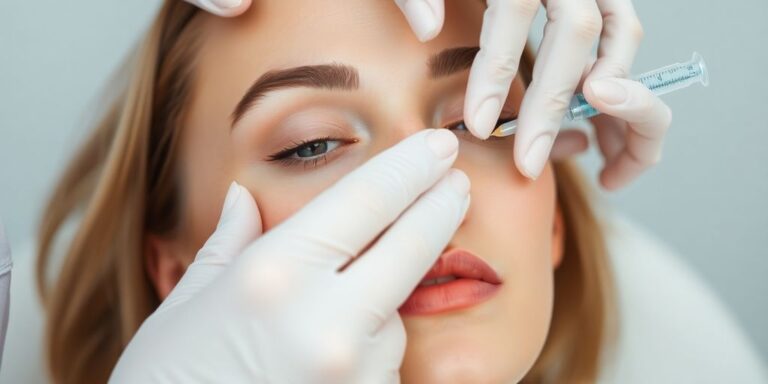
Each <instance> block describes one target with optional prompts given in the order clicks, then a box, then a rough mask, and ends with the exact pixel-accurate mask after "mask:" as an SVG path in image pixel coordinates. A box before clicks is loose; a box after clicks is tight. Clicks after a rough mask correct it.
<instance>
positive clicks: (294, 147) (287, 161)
mask: <svg viewBox="0 0 768 384" xmlns="http://www.w3.org/2000/svg"><path fill="white" fill-rule="evenodd" d="M516 118H517V116H512V117H509V118H503V119H499V120H497V121H496V126H499V125H501V124H503V123H506V122H508V121H511V120H514V119H516ZM459 124H462V125H463V124H464V120H459V121H456V122H454V123H450V124H447V125H446V126H445V129H453V128H452V127H455V126H457V125H459ZM463 132H469V130H467V129H466V128H465V129H464V130H463ZM473 137H474V136H473ZM495 139H502V140H503V138H499V137H493V136H491V137H490V138H489V140H495ZM358 141H360V140H358V139H343V138H338V137H331V136H323V137H319V138H316V139H311V140H300V141H294V142H292V143H291V144H290V145H288V146H286V147H284V148H283V149H281V150H279V151H278V152H277V153H275V154H272V155H269V156H267V161H271V162H276V163H279V164H281V165H282V166H285V167H295V166H299V165H303V166H304V169H307V167H310V168H315V167H317V163H319V162H320V161H321V160H323V161H324V164H327V163H328V157H327V155H328V154H329V153H331V152H333V151H335V149H333V150H330V151H328V152H326V153H324V154H322V155H318V156H315V157H311V158H307V159H306V160H301V159H299V158H296V157H293V155H296V154H297V152H298V151H299V150H300V149H302V148H303V147H305V146H308V145H311V144H316V143H323V142H339V143H340V145H346V144H354V143H357V142H358Z"/></svg>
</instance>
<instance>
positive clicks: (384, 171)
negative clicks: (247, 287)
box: [272, 129, 458, 270]
mask: <svg viewBox="0 0 768 384" xmlns="http://www.w3.org/2000/svg"><path fill="white" fill-rule="evenodd" d="M457 150H458V139H457V138H456V135H454V134H453V133H452V132H450V131H449V130H447V129H427V130H425V131H421V132H419V133H416V134H414V135H411V136H410V137H408V138H406V139H405V140H403V141H401V142H400V143H398V144H397V145H395V146H393V147H392V148H389V149H387V150H385V151H383V152H382V153H380V154H378V155H376V156H375V157H373V158H372V159H370V160H368V162H366V163H365V164H363V165H361V166H360V167H358V168H357V169H355V170H354V171H352V172H351V173H350V174H349V175H347V176H345V177H344V178H342V179H340V180H339V181H338V182H336V184H334V185H333V186H331V187H330V188H328V189H326V190H325V191H323V192H322V193H321V194H320V195H318V196H317V197H316V198H314V199H313V200H312V201H310V202H309V203H308V204H307V205H306V206H305V207H304V208H302V209H301V210H300V211H299V212H298V213H296V214H294V215H293V216H291V217H290V218H289V219H287V220H286V221H285V222H283V223H282V224H280V225H279V226H278V227H276V228H275V229H274V230H273V232H275V233H274V234H273V236H272V238H275V239H278V240H277V241H278V243H279V244H276V245H275V246H277V247H285V244H282V243H280V239H291V249H290V251H291V253H292V254H301V253H305V254H307V255H311V257H312V260H313V263H318V262H319V263H321V264H323V265H324V266H328V267H331V266H332V267H333V268H338V267H339V266H341V265H342V264H344V263H345V262H347V261H348V260H349V259H350V258H352V257H354V256H356V255H357V254H359V253H360V252H361V251H362V249H363V248H364V247H365V246H366V245H368V244H369V243H371V241H372V240H374V238H375V237H376V236H377V235H378V234H379V233H381V232H382V231H383V230H384V229H385V228H386V227H387V226H389V225H390V224H391V223H392V222H393V221H394V220H395V219H396V218H397V217H398V216H399V215H400V214H401V212H403V211H404V210H405V209H406V208H407V207H408V206H409V205H411V203H413V201H414V200H416V198H417V197H418V196H419V195H421V194H422V193H423V192H424V191H426V190H427V189H428V188H430V187H431V186H432V185H434V184H435V183H436V182H437V181H438V180H439V179H440V178H441V177H442V176H443V175H445V174H446V172H447V171H448V169H450V167H451V164H453V162H454V161H455V160H456V156H457ZM318 260H320V261H318ZM328 270H330V269H328Z"/></svg>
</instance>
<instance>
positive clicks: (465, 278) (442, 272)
mask: <svg viewBox="0 0 768 384" xmlns="http://www.w3.org/2000/svg"><path fill="white" fill-rule="evenodd" d="M501 284H502V280H501V278H500V277H499V275H498V274H497V273H496V271H494V270H493V268H491V266H490V265H488V263H486V262H485V261H483V259H481V258H479V257H478V256H476V255H475V254H473V253H472V252H470V251H467V250H465V249H460V248H451V247H449V248H448V249H447V250H446V251H445V252H443V254H442V255H440V257H439V258H438V259H437V262H435V265H433V266H432V269H430V270H429V272H428V273H427V274H426V275H425V276H424V278H423V279H422V280H421V283H420V284H419V285H418V286H417V287H416V289H414V291H413V292H412V293H411V295H410V296H409V297H408V299H407V300H406V301H405V303H403V305H401V306H400V308H399V310H398V312H399V313H400V315H403V316H406V315H434V314H437V313H443V312H448V311H453V310H458V309H464V308H468V307H472V306H475V305H478V304H480V303H482V302H485V301H486V300H489V299H490V298H491V297H493V296H494V295H495V294H496V293H497V292H498V291H499V290H500V289H501Z"/></svg>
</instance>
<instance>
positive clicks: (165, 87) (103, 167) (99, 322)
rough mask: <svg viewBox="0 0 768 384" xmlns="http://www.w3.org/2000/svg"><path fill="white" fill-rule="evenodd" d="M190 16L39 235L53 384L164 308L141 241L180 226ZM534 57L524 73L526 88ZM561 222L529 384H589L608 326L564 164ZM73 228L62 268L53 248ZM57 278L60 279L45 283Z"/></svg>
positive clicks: (67, 180)
mask: <svg viewBox="0 0 768 384" xmlns="http://www.w3.org/2000/svg"><path fill="white" fill-rule="evenodd" d="M198 12H200V11H198V10H197V9H196V8H194V7H192V6H190V5H188V4H186V3H183V2H180V1H177V0H167V1H165V3H164V5H163V7H162V9H161V10H160V13H159V15H158V16H157V18H156V19H155V21H154V23H153V25H152V27H151V28H150V31H149V33H148V34H147V36H146V38H145V39H144V40H143V42H142V44H141V46H140V47H139V48H138V50H137V51H136V53H135V54H134V55H133V56H132V58H133V59H134V60H135V61H134V62H133V65H132V67H129V70H128V72H127V74H128V75H129V77H128V81H127V84H126V85H125V86H124V87H123V88H121V91H120V92H119V94H118V96H117V98H116V100H115V101H114V102H113V103H112V106H111V108H109V110H108V112H107V113H106V115H105V116H104V117H103V119H102V120H101V122H100V123H99V124H98V125H97V126H96V129H95V130H94V132H93V133H92V135H91V136H90V138H89V139H88V140H87V141H86V143H85V144H84V146H83V148H82V149H81V150H80V151H79V152H78V154H77V156H76V157H75V158H74V160H73V161H72V163H71V164H70V165H69V167H68V169H67V170H66V172H65V173H64V175H63V177H62V179H61V180H60V181H59V183H58V185H57V187H56V189H55V190H54V193H53V195H52V196H51V199H50V201H49V203H48V206H47V209H46V210H45V214H44V216H43V219H42V223H41V226H40V238H39V255H38V264H37V279H38V286H39V289H40V292H41V296H42V298H43V302H44V304H45V309H46V317H47V319H46V320H47V321H46V338H45V340H46V343H45V344H46V353H47V362H48V368H49V370H50V375H51V378H52V379H53V381H54V382H56V383H93V382H106V381H107V379H108V377H109V374H110V372H111V370H112V368H113V367H114V365H115V363H116V361H117V359H118V357H119V355H120V353H121V351H122V350H123V348H124V347H125V346H126V344H127V343H128V341H129V340H130V338H131V337H132V335H133V334H134V333H135V332H136V330H137V329H138V327H139V325H140V324H141V323H142V321H143V320H144V319H145V318H146V317H147V316H149V314H150V313H151V312H152V311H153V310H154V309H155V308H156V307H157V305H158V304H159V298H158V297H157V296H156V294H155V293H154V291H153V289H152V285H151V282H150V280H149V278H148V276H147V273H146V271H145V268H144V250H143V244H144V236H145V235H146V234H147V233H153V234H168V233H171V232H173V231H174V230H175V229H176V227H177V224H178V223H179V221H180V220H181V217H182V214H183V213H182V212H181V210H180V206H181V200H182V198H183V196H182V194H181V192H182V191H181V188H180V185H179V177H178V164H177V161H178V145H179V144H178V143H179V141H180V137H181V135H182V134H183V132H182V126H183V124H182V121H183V117H184V112H185V110H184V106H186V105H188V104H189V99H190V97H191V86H192V83H193V79H194V67H195V65H194V63H195V54H196V52H197V43H198V39H197V37H198V36H197V35H198V33H197V32H196V31H197V30H199V29H200V28H199V26H197V27H196V26H195V24H196V23H197V22H198V21H199V20H200V18H199V17H196V15H197V14H198ZM532 65H533V56H532V55H531V54H530V52H529V51H527V52H526V54H525V55H524V58H523V60H522V64H521V67H520V73H521V74H522V75H523V77H524V79H525V80H526V81H527V82H529V81H530V76H531V70H532ZM554 167H555V173H556V178H557V189H558V194H557V196H558V202H559V204H560V206H561V209H562V212H563V216H564V221H565V223H566V236H565V254H564V257H563V261H562V263H561V265H560V266H559V268H558V270H557V271H556V272H555V285H556V287H555V292H556V294H555V308H554V318H553V322H552V325H551V329H550V335H549V337H548V339H547V342H546V345H545V347H544V350H543V353H542V354H541V356H540V358H539V359H538V360H537V362H536V364H535V365H534V367H533V369H532V370H531V371H530V372H529V373H528V375H527V376H526V378H525V380H524V382H530V383H534V382H536V383H538V382H557V383H563V382H589V381H594V380H595V378H596V376H597V373H598V371H599V362H600V355H601V350H602V348H603V345H604V344H605V340H606V335H607V333H606V331H607V330H608V325H609V321H610V319H611V318H612V302H613V299H612V297H611V294H612V288H611V284H610V283H611V277H610V273H609V268H608V265H607V257H606V251H605V248H604V244H603V238H602V231H601V229H600V226H599V224H598V222H597V220H596V218H595V216H594V215H593V212H592V209H591V207H590V199H589V197H588V194H587V191H588V188H587V186H586V184H585V183H584V182H583V181H582V179H581V177H580V175H579V172H578V170H577V168H576V167H575V166H574V165H572V164H570V163H569V162H567V161H566V162H559V163H556V164H555V165H554ZM73 216H77V217H78V218H79V222H78V227H77V230H76V232H75V234H74V236H73V237H72V239H71V240H70V241H69V243H68V247H67V248H66V253H65V255H64V259H63V260H62V262H61V267H60V269H58V270H55V268H54V265H55V264H56V263H55V261H56V260H54V257H52V256H51V254H52V252H53V243H54V242H55V241H56V240H57V237H58V235H59V234H60V233H61V232H62V227H63V226H64V223H65V222H66V221H67V220H68V219H69V218H71V217H73ZM51 273H55V278H53V279H49V278H47V276H48V275H50V274H51Z"/></svg>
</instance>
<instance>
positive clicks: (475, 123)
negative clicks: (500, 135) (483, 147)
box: [468, 97, 501, 140]
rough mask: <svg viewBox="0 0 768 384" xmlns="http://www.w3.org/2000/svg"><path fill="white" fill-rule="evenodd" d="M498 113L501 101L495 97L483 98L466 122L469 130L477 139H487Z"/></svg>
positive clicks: (494, 126)
mask: <svg viewBox="0 0 768 384" xmlns="http://www.w3.org/2000/svg"><path fill="white" fill-rule="evenodd" d="M500 113H501V101H500V100H499V99H498V98H497V97H489V98H487V99H485V100H483V102H482V103H480V106H479V107H478V108H477V110H476V111H475V113H474V115H473V116H472V119H471V120H470V122H469V124H468V128H469V131H470V132H471V133H472V134H473V135H474V136H475V137H477V138H479V139H482V140H485V139H487V138H488V136H490V135H491V131H493V129H494V128H496V122H497V121H498V120H499V114H500Z"/></svg>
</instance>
